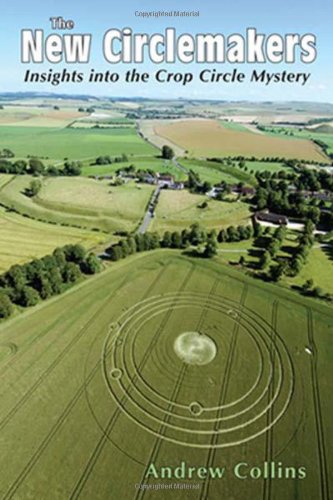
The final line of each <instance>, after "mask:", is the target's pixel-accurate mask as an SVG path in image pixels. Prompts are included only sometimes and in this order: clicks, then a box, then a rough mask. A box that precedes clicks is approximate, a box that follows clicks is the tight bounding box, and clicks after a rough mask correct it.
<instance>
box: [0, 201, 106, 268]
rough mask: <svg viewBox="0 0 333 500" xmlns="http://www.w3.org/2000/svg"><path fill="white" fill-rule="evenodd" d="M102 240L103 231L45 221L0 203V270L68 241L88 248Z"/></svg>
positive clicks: (47, 252)
mask: <svg viewBox="0 0 333 500" xmlns="http://www.w3.org/2000/svg"><path fill="white" fill-rule="evenodd" d="M103 240H105V235H101V234H99V233H96V232H93V231H86V230H82V229H77V228H68V227H59V226H55V225H51V224H45V223H43V222H39V221H36V220H32V219H28V218H26V217H22V216H21V215H19V214H16V213H13V212H7V211H6V210H5V209H4V208H2V207H0V241H1V245H0V273H1V272H3V271H5V270H7V269H9V267H10V266H11V265H13V264H22V263H23V262H27V261H29V260H32V259H34V258H36V257H43V256H44V255H47V254H49V253H51V252H52V251H53V250H54V249H55V248H56V247H59V246H64V245H66V244H68V243H79V244H81V245H83V246H85V247H86V248H89V249H90V248H92V247H95V246H96V245H97V244H98V243H101V241H103Z"/></svg>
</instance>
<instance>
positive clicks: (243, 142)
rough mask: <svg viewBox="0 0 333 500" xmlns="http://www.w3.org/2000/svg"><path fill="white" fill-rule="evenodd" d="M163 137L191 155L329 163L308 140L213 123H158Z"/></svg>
mask: <svg viewBox="0 0 333 500" xmlns="http://www.w3.org/2000/svg"><path fill="white" fill-rule="evenodd" d="M155 132H156V134H157V135H159V136H160V137H161V138H164V139H166V140H168V141H169V142H171V143H174V144H177V145H178V146H180V147H181V148H183V149H185V150H186V151H187V152H188V155H190V156H197V157H202V156H206V157H207V156H237V155H242V156H245V157H251V156H254V157H256V158H265V157H266V156H274V157H280V158H281V157H282V158H292V159H294V158H295V159H299V160H315V161H321V162H322V161H328V159H327V157H326V156H325V155H324V153H322V151H321V150H320V148H319V147H318V146H316V145H315V144H314V143H313V142H311V141H309V140H307V139H295V138H294V139H285V138H283V137H278V136H277V137H271V136H267V135H264V134H256V133H253V132H250V131H248V132H243V131H238V130H234V129H232V128H226V127H224V126H223V125H221V124H220V123H218V122H217V121H214V120H188V121H186V122H185V121H181V120H179V121H175V122H169V123H166V124H157V125H156V126H155Z"/></svg>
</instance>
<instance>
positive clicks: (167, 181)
mask: <svg viewBox="0 0 333 500" xmlns="http://www.w3.org/2000/svg"><path fill="white" fill-rule="evenodd" d="M157 184H158V185H159V186H161V187H172V185H174V184H175V179H174V177H173V175H160V174H157Z"/></svg>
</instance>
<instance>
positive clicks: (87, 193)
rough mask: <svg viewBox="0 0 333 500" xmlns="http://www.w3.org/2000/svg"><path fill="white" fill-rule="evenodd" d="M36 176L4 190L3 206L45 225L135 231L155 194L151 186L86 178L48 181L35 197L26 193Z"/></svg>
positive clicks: (20, 179) (20, 178) (1, 192)
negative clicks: (151, 197)
mask: <svg viewBox="0 0 333 500" xmlns="http://www.w3.org/2000/svg"><path fill="white" fill-rule="evenodd" d="M31 179H32V177H31V176H28V175H24V176H17V177H16V178H14V179H12V180H11V181H10V182H9V183H7V184H6V185H5V186H4V187H3V188H2V189H1V190H0V195H1V200H2V203H3V204H4V205H5V206H6V207H7V208H13V209H15V210H17V211H18V212H19V213H20V214H26V215H28V216H30V217H33V218H35V219H40V220H42V221H44V222H51V223H56V224H68V225H71V226H78V227H80V228H84V229H99V230H101V231H106V232H114V231H125V230H126V231H133V230H134V229H135V228H136V226H137V225H138V224H139V222H140V219H141V218H142V217H143V215H144V212H145V208H146V206H147V204H148V201H149V198H150V196H151V193H152V191H153V189H154V188H153V187H152V186H149V185H140V186H137V185H136V184H134V183H128V184H125V185H123V186H117V187H114V186H110V185H109V183H108V182H106V181H96V180H92V179H86V178H84V177H74V178H73V177H56V178H45V179H44V180H43V186H42V189H41V191H40V193H39V194H38V196H36V197H35V198H29V197H28V196H26V195H25V194H24V191H25V189H27V188H28V187H29V184H30V182H31Z"/></svg>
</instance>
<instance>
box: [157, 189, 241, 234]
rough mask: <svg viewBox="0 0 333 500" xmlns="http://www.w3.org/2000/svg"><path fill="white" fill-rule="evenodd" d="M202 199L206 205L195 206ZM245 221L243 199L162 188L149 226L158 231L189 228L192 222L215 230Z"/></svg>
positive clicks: (198, 204) (199, 203) (200, 202)
mask: <svg viewBox="0 0 333 500" xmlns="http://www.w3.org/2000/svg"><path fill="white" fill-rule="evenodd" d="M203 202H207V204H208V205H207V207H206V208H199V206H200V205H201V204H202V203H203ZM249 221H250V211H249V207H248V205H247V204H245V203H243V202H237V203H232V202H226V201H216V200H213V199H209V198H208V197H207V196H205V195H200V194H192V193H189V192H188V191H187V190H186V191H185V190H184V191H172V190H168V189H165V190H162V191H161V194H160V198H159V202H158V205H157V208H156V216H155V218H154V219H153V222H152V225H151V229H152V230H154V231H158V232H159V233H160V234H162V233H164V231H178V230H180V229H185V228H189V227H190V226H191V224H193V223H194V222H198V223H199V224H201V225H202V226H203V227H205V228H208V229H218V228H222V227H227V226H229V225H238V224H247V223H249Z"/></svg>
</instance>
